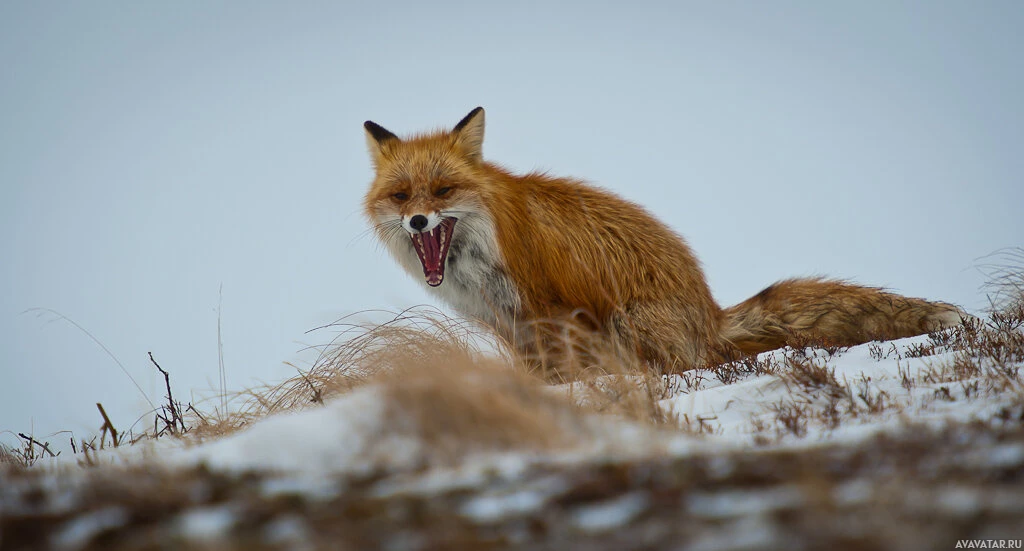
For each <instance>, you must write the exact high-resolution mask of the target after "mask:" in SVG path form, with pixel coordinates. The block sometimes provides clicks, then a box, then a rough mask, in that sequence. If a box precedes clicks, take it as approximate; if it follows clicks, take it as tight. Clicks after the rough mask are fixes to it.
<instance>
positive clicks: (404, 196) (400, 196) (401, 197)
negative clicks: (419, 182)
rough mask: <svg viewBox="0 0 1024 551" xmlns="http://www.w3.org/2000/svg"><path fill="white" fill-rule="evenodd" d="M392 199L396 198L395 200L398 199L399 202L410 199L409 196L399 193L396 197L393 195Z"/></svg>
mask: <svg viewBox="0 0 1024 551" xmlns="http://www.w3.org/2000/svg"><path fill="white" fill-rule="evenodd" d="M392 197H394V198H395V199H398V200H399V201H405V200H406V199H408V198H409V194H408V193H404V192H401V191H399V192H398V193H395V194H394V195H392Z"/></svg>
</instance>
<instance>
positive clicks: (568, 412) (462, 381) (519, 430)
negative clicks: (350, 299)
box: [370, 350, 593, 464]
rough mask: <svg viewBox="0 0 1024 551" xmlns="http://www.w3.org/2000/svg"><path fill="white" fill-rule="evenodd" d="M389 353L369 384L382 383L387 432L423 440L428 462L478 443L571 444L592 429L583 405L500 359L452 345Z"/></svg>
mask: <svg viewBox="0 0 1024 551" xmlns="http://www.w3.org/2000/svg"><path fill="white" fill-rule="evenodd" d="M392 359H394V360H397V361H398V363H397V364H396V365H395V366H393V367H391V368H390V369H387V370H383V371H381V372H380V373H378V374H377V375H376V376H374V377H373V378H371V380H370V384H374V385H377V386H379V387H381V389H382V391H383V398H384V402H385V404H386V406H385V413H384V415H385V419H386V421H385V424H386V426H387V427H388V430H389V432H392V431H394V432H396V433H405V434H412V435H414V436H415V437H416V438H417V439H418V440H419V441H420V442H423V443H427V444H429V448H430V449H429V456H430V459H431V463H435V462H440V463H445V464H448V463H453V462H455V461H457V460H458V459H459V458H461V457H464V456H465V455H466V454H468V453H470V452H479V451H486V452H491V451H502V450H533V451H538V450H554V449H563V448H571V447H574V446H576V445H578V444H580V443H582V442H583V441H586V440H588V439H590V438H591V437H592V436H593V435H592V433H591V432H592V430H591V426H592V425H591V424H590V423H587V422H586V419H585V413H584V412H583V411H582V410H580V409H579V408H577V407H576V406H575V405H574V404H572V403H571V402H570V401H569V400H567V399H566V398H565V397H563V396H560V395H558V394H556V393H553V392H551V391H550V390H549V389H548V388H547V387H546V386H545V385H544V384H543V382H542V381H540V380H539V379H538V378H536V377H534V376H531V375H528V374H524V373H522V372H519V371H516V370H514V369H510V368H509V366H508V365H507V364H504V363H502V362H499V361H494V360H480V359H478V358H475V357H473V356H472V355H470V354H468V353H466V352H462V353H458V352H453V351H451V350H449V351H447V352H446V353H444V354H441V353H438V354H434V355H432V356H420V355H416V356H410V357H403V355H402V354H401V353H396V354H395V355H394V356H392ZM403 360H404V361H403Z"/></svg>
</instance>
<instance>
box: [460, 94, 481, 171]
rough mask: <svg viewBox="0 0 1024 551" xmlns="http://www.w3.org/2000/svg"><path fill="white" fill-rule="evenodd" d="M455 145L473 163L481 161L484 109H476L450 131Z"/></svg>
mask: <svg viewBox="0 0 1024 551" xmlns="http://www.w3.org/2000/svg"><path fill="white" fill-rule="evenodd" d="M452 134H454V135H455V143H456V144H458V145H460V146H462V149H463V150H465V151H466V153H467V154H468V155H469V157H470V158H471V159H472V160H474V161H477V162H479V161H481V160H483V156H484V154H483V148H484V108H483V107H477V108H476V109H474V110H472V111H470V112H469V114H468V115H466V116H465V117H463V118H462V120H461V121H459V124H456V125H455V128H454V129H453V130H452Z"/></svg>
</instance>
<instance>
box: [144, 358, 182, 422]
mask: <svg viewBox="0 0 1024 551" xmlns="http://www.w3.org/2000/svg"><path fill="white" fill-rule="evenodd" d="M148 354H149V361H151V362H153V365H155V366H156V368H157V370H158V371H160V373H161V374H163V376H164V385H165V386H166V387H167V405H166V406H163V407H162V408H161V409H162V410H163V411H164V412H166V415H161V414H159V413H158V414H157V415H156V416H157V418H158V419H160V420H161V421H163V422H164V429H163V430H161V431H160V432H158V433H157V436H160V435H161V434H163V433H164V432H165V431H170V432H171V434H179V433H184V432H187V429H186V428H185V419H184V417H183V416H182V415H181V404H179V403H177V402H175V401H174V395H173V394H172V393H171V374H170V373H168V372H167V371H165V370H164V368H162V367H160V364H158V363H157V362H156V359H155V358H153V353H152V352H149V353H148Z"/></svg>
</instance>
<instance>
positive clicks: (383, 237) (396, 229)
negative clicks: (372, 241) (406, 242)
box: [348, 218, 409, 246]
mask: <svg viewBox="0 0 1024 551" xmlns="http://www.w3.org/2000/svg"><path fill="white" fill-rule="evenodd" d="M373 233H376V234H377V235H378V237H379V242H378V244H383V243H387V242H389V241H391V240H393V239H396V238H398V237H401V236H402V235H408V234H409V232H407V231H405V228H404V227H402V219H401V218H392V219H389V220H385V221H383V222H380V223H378V224H374V225H372V226H370V227H369V228H367V229H365V230H363V231H361V232H359V233H358V234H356V236H355V237H353V238H352V240H351V241H349V243H348V244H349V246H351V245H352V243H355V242H356V240H359V239H363V238H365V237H366V236H368V235H370V234H373Z"/></svg>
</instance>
